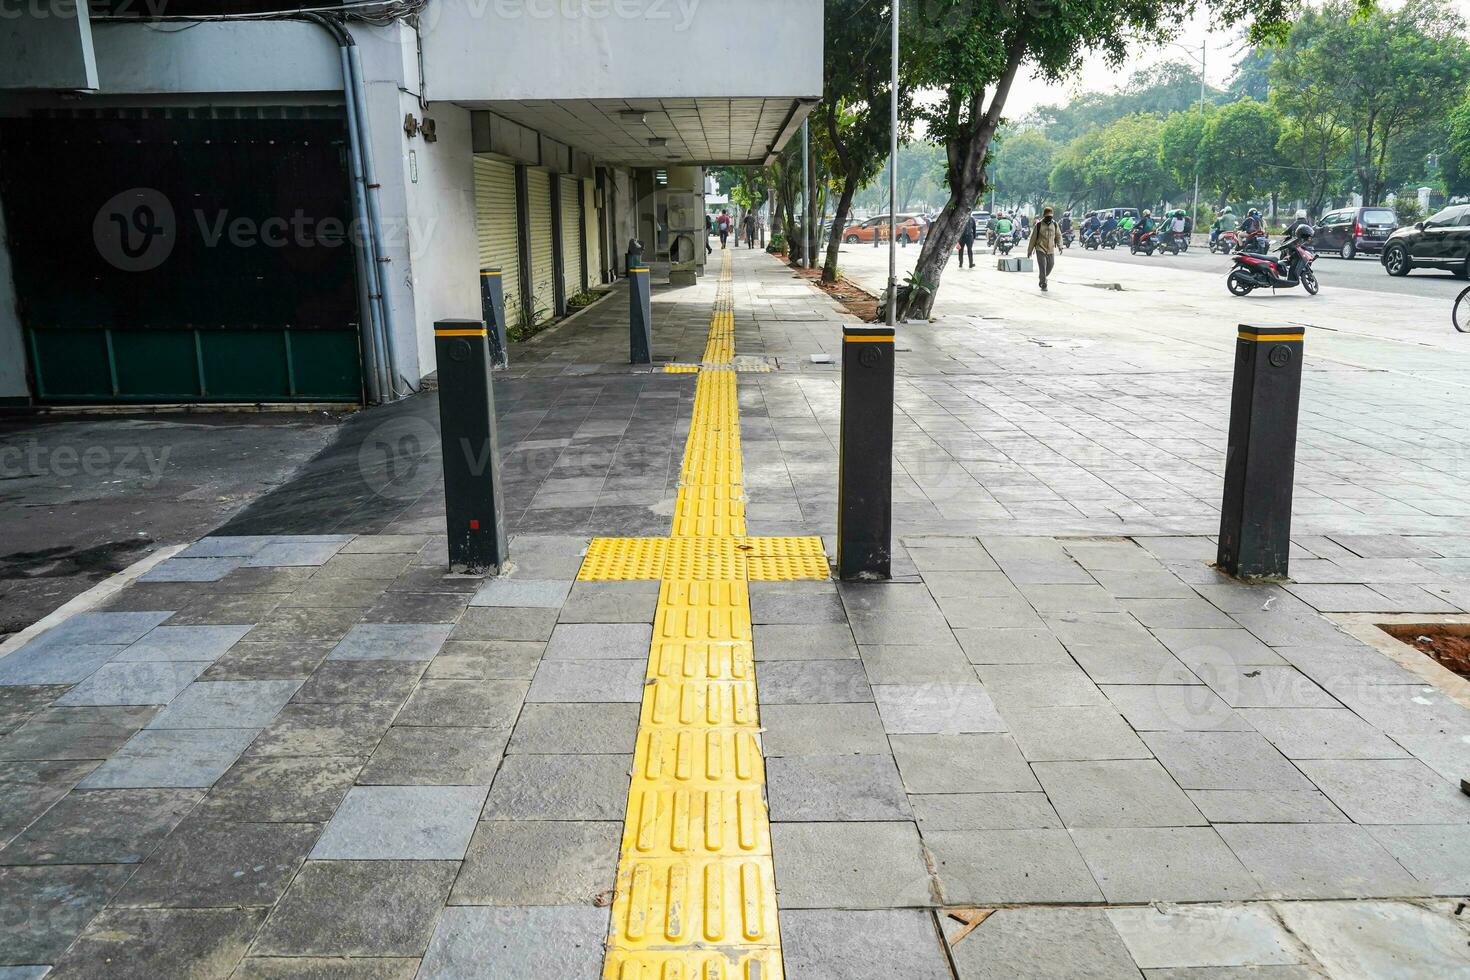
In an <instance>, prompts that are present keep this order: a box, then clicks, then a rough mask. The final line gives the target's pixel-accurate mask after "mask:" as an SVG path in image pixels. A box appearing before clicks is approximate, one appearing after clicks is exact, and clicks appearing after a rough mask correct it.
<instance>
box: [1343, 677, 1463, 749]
mask: <svg viewBox="0 0 1470 980" xmlns="http://www.w3.org/2000/svg"><path fill="white" fill-rule="evenodd" d="M1338 697H1339V698H1340V699H1341V700H1342V703H1343V704H1345V705H1347V706H1348V707H1349V708H1351V709H1352V710H1353V711H1354V712H1356V713H1357V714H1358V715H1359V716H1360V717H1362V719H1363V720H1364V721H1366V722H1367V723H1368V724H1370V725H1372V726H1373V727H1374V728H1377V729H1379V730H1380V731H1383V732H1386V733H1388V734H1389V735H1392V736H1394V737H1395V738H1397V737H1398V736H1399V735H1401V734H1402V735H1445V734H1459V735H1470V708H1466V707H1465V706H1464V705H1462V704H1460V703H1459V702H1458V701H1454V700H1452V699H1450V698H1449V697H1446V696H1445V695H1444V694H1443V693H1442V692H1441V691H1440V690H1439V689H1438V688H1435V687H1430V686H1428V685H1411V684H1365V685H1362V686H1351V685H1350V686H1348V687H1346V688H1343V689H1340V690H1339V691H1338Z"/></svg>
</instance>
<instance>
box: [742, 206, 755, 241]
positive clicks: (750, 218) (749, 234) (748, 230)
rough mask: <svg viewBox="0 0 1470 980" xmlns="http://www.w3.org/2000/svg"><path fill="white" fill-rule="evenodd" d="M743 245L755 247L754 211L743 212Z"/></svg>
mask: <svg viewBox="0 0 1470 980" xmlns="http://www.w3.org/2000/svg"><path fill="white" fill-rule="evenodd" d="M744 224H745V247H746V248H755V211H754V209H752V210H748V211H746V212H745V222H744Z"/></svg>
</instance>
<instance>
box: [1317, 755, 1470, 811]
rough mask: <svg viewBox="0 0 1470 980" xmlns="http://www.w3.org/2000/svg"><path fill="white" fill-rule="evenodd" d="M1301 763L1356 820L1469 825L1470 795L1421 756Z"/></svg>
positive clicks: (1330, 796)
mask: <svg viewBox="0 0 1470 980" xmlns="http://www.w3.org/2000/svg"><path fill="white" fill-rule="evenodd" d="M1297 765H1298V766H1299V767H1301V770H1302V772H1304V773H1306V774H1307V776H1308V777H1309V778H1310V779H1311V780H1312V782H1314V783H1316V784H1317V786H1318V788H1320V789H1321V790H1322V792H1324V793H1326V794H1327V796H1328V798H1329V799H1331V800H1332V802H1333V803H1335V804H1337V806H1338V807H1340V808H1341V809H1342V812H1344V813H1346V814H1347V815H1348V816H1349V817H1351V818H1352V820H1353V822H1355V823H1360V824H1449V823H1470V796H1466V795H1465V794H1464V793H1461V792H1460V788H1459V786H1457V785H1456V784H1454V783H1452V782H1450V781H1449V780H1447V779H1444V778H1442V777H1441V776H1440V775H1439V774H1438V773H1437V772H1435V771H1434V770H1433V769H1430V768H1429V767H1428V766H1426V765H1425V764H1424V763H1422V762H1420V761H1419V760H1418V759H1371V760H1369V759H1352V760H1350V759H1314V760H1303V761H1300V762H1298V763H1297Z"/></svg>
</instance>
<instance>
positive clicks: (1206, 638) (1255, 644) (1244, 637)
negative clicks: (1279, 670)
mask: <svg viewBox="0 0 1470 980" xmlns="http://www.w3.org/2000/svg"><path fill="white" fill-rule="evenodd" d="M1153 634H1154V636H1155V637H1157V638H1158V639H1159V641H1160V642H1161V643H1163V644H1164V646H1166V647H1168V648H1169V650H1170V652H1172V653H1173V654H1174V656H1176V657H1178V658H1179V659H1180V660H1181V661H1182V662H1183V663H1184V664H1185V665H1186V666H1189V667H1194V666H1196V665H1200V664H1221V665H1224V666H1227V667H1256V666H1280V665H1282V664H1284V663H1286V661H1285V660H1282V659H1281V657H1280V655H1279V654H1277V653H1276V652H1275V651H1273V650H1272V649H1271V648H1270V647H1268V646H1266V644H1264V643H1262V642H1261V641H1260V640H1258V639H1256V638H1255V637H1254V636H1253V635H1251V633H1250V632H1249V631H1247V630H1243V629H1156V630H1154V631H1153Z"/></svg>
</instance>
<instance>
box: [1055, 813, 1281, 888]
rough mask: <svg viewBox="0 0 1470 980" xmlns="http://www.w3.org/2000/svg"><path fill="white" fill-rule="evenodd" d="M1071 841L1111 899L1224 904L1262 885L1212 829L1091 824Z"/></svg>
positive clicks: (1075, 833) (1075, 834) (1073, 832)
mask: <svg viewBox="0 0 1470 980" xmlns="http://www.w3.org/2000/svg"><path fill="white" fill-rule="evenodd" d="M1072 840H1073V842H1074V843H1076V845H1077V849H1078V850H1079V851H1081V852H1082V858H1083V860H1085V861H1086V862H1087V867H1088V868H1090V869H1091V870H1092V874H1093V876H1094V877H1095V878H1096V879H1097V883H1098V885H1099V886H1100V887H1101V888H1102V891H1103V895H1104V896H1106V898H1107V900H1108V901H1109V902H1114V903H1127V902H1225V901H1234V900H1239V899H1245V898H1251V897H1253V896H1254V895H1255V892H1256V889H1257V886H1256V882H1255V879H1253V878H1252V877H1251V875H1250V874H1249V872H1247V871H1246V869H1245V867H1244V866H1243V865H1242V864H1241V863H1240V861H1239V860H1238V859H1237V858H1236V856H1235V855H1234V853H1232V852H1231V850H1230V848H1228V847H1226V846H1225V843H1224V842H1223V841H1221V840H1220V837H1219V835H1218V834H1216V833H1215V831H1214V830H1212V829H1211V828H1209V827H1127V828H1091V829H1084V830H1073V831H1072Z"/></svg>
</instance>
